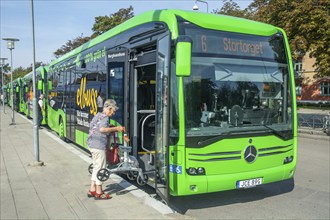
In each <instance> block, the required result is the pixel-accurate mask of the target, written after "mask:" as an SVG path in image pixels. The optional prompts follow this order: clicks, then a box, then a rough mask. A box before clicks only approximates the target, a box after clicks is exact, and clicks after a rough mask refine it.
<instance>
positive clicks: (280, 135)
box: [262, 125, 288, 139]
mask: <svg viewBox="0 0 330 220" xmlns="http://www.w3.org/2000/svg"><path fill="white" fill-rule="evenodd" d="M262 126H263V127H265V128H268V129H269V130H270V131H271V132H272V133H273V134H275V135H276V136H278V137H280V138H281V139H287V138H288V137H287V135H285V133H283V132H281V131H278V130H276V129H274V128H272V127H270V126H268V125H262ZM286 131H287V130H286Z"/></svg>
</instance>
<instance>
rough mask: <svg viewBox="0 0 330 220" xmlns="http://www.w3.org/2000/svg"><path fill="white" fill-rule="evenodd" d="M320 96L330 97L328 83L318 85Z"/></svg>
mask: <svg viewBox="0 0 330 220" xmlns="http://www.w3.org/2000/svg"><path fill="white" fill-rule="evenodd" d="M320 95H323V96H330V82H322V83H320Z"/></svg>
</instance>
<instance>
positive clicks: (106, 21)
mask: <svg viewBox="0 0 330 220" xmlns="http://www.w3.org/2000/svg"><path fill="white" fill-rule="evenodd" d="M133 16H134V13H133V7H132V6H130V7H129V8H122V9H119V11H118V12H116V13H114V14H111V15H110V16H106V15H105V16H98V17H95V23H94V25H93V27H92V30H93V34H92V35H91V36H87V37H83V34H81V35H80V36H78V37H76V38H74V39H73V40H69V41H67V42H66V43H65V44H64V45H62V46H61V47H60V48H59V49H57V50H56V51H55V52H54V56H55V57H56V58H59V57H60V56H62V55H64V54H66V53H68V52H70V51H71V50H73V49H75V48H77V47H79V46H81V45H83V44H84V43H86V42H88V41H89V40H91V39H93V38H95V37H97V36H98V35H100V34H103V33H104V32H106V31H108V30H110V29H111V28H113V27H115V26H117V25H119V24H121V23H123V22H124V21H126V20H128V19H130V18H132V17H133Z"/></svg>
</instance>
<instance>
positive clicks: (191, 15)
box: [50, 9, 279, 66]
mask: <svg viewBox="0 0 330 220" xmlns="http://www.w3.org/2000/svg"><path fill="white" fill-rule="evenodd" d="M177 16H180V17H182V18H183V19H185V20H187V21H190V22H192V23H194V24H196V25H198V26H201V27H203V28H209V29H214V30H223V31H229V32H237V33H244V34H255V35H261V36H270V35H272V34H275V33H276V32H277V31H278V30H279V29H278V28H276V27H274V26H272V25H269V24H265V23H261V22H257V21H252V20H248V19H243V18H237V17H232V16H226V15H220V14H210V13H202V12H195V11H183V10H175V9H164V10H153V11H148V12H145V13H142V14H140V15H137V16H134V17H133V18H131V19H129V20H127V21H125V22H123V23H122V24H120V25H118V26H116V27H114V28H112V29H110V30H108V31H107V32H105V33H103V34H101V35H99V36H97V37H96V38H94V39H92V40H90V41H88V42H87V43H85V44H83V45H81V46H80V47H78V48H76V49H74V50H72V51H70V52H68V53H67V54H65V55H63V56H62V57H60V58H58V59H56V60H54V61H52V62H51V63H50V66H52V65H55V64H57V63H59V62H61V61H63V60H66V59H67V58H69V57H72V56H74V55H76V54H78V53H80V52H82V51H84V50H86V49H88V48H91V47H93V46H95V45H97V44H99V43H101V42H103V41H105V40H108V39H109V38H112V37H114V36H116V35H118V34H120V33H122V32H124V31H127V30H129V29H131V28H133V27H136V26H138V25H141V24H144V23H148V22H155V21H159V22H164V23H166V24H167V26H168V28H169V29H170V31H171V33H172V39H176V38H177V37H178V25H177V19H176V17H177Z"/></svg>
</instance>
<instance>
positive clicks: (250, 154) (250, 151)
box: [244, 145, 257, 163]
mask: <svg viewBox="0 0 330 220" xmlns="http://www.w3.org/2000/svg"><path fill="white" fill-rule="evenodd" d="M256 158H257V149H256V148H255V147H254V146H253V145H250V146H248V147H247V148H246V149H245V151H244V159H245V160H246V161H247V162H249V163H252V162H253V161H255V160H256Z"/></svg>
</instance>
